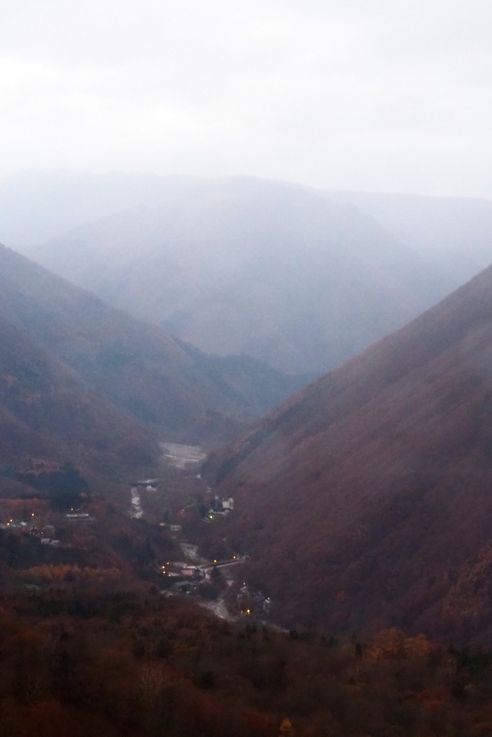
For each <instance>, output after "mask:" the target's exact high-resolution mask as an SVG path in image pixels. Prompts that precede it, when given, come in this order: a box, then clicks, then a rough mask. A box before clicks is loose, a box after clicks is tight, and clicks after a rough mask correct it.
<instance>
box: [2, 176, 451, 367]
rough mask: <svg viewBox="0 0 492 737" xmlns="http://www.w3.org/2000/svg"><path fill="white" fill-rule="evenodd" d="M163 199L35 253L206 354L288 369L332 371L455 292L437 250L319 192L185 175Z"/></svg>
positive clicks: (42, 246)
mask: <svg viewBox="0 0 492 737" xmlns="http://www.w3.org/2000/svg"><path fill="white" fill-rule="evenodd" d="M0 197H1V192H0ZM156 199H158V198H157V195H155V194H154V196H153V197H151V198H149V200H148V202H147V204H146V205H141V206H140V207H133V208H132V209H127V210H125V211H122V212H118V213H116V214H113V215H111V216H109V217H106V218H102V219H101V220H99V221H96V222H92V223H88V224H86V225H82V226H80V227H78V228H76V229H74V230H72V231H70V232H68V233H65V234H63V235H62V236H60V237H57V238H55V239H52V240H50V241H48V242H45V243H43V244H37V245H36V247H32V248H31V249H30V254H31V255H32V257H33V258H35V259H36V260H38V261H40V262H41V263H42V264H43V265H45V266H47V267H48V268H50V269H52V270H54V271H57V272H58V273H60V274H61V275H62V276H64V277H66V278H68V279H70V280H71V281H73V282H74V283H77V284H79V285H81V286H83V287H85V288H88V289H91V290H93V291H95V292H96V293H97V294H99V296H101V297H102V298H104V299H105V300H107V301H109V302H110V303H111V304H114V305H116V306H117V307H119V308H122V309H124V310H126V311H128V312H130V313H132V314H134V315H136V316H137V317H139V318H143V319H145V320H147V321H150V322H153V323H156V324H158V325H160V326H161V327H164V328H165V329H166V330H169V331H171V332H172V333H174V334H176V335H178V336H179V337H180V338H181V339H183V340H185V341H187V342H189V343H191V344H193V345H195V346H197V347H198V348H199V349H201V350H202V351H206V352H213V353H218V354H220V355H230V354H247V355H250V356H252V357H255V358H257V359H260V360H262V361H266V362H268V363H269V364H270V365H271V366H272V367H274V368H276V369H277V370H281V371H287V372H291V373H306V372H311V373H318V374H319V373H322V372H323V371H325V370H326V369H327V368H331V367H334V366H335V365H337V364H338V363H340V361H342V360H344V359H346V358H347V357H349V356H351V355H354V354H355V353H357V352H358V351H360V350H361V349H362V348H364V347H366V346H367V345H368V344H370V343H371V342H372V341H374V340H376V339H378V338H380V337H382V336H383V335H384V334H386V333H387V332H389V331H390V330H392V329H395V328H396V327H399V326H401V325H402V324H404V323H405V322H406V321H408V320H409V319H411V318H412V317H414V316H415V315H416V314H418V313H419V312H420V311H421V310H422V309H424V308H425V307H428V306H429V305H430V304H432V303H433V302H434V301H437V299H438V298H440V297H442V296H444V294H445V293H446V292H447V291H448V288H449V280H448V279H447V278H445V276H444V275H443V274H442V273H441V272H440V271H439V268H438V267H437V266H436V264H435V263H431V261H430V259H429V258H426V257H425V256H423V255H422V254H420V253H416V252H415V251H414V250H412V247H411V245H407V244H406V243H403V242H401V241H400V240H399V239H398V238H396V237H394V236H393V234H392V233H391V232H390V231H389V230H385V229H384V228H382V227H381V226H380V225H379V224H378V222H377V221H376V219H375V218H374V217H372V216H371V215H369V214H366V213H364V212H363V211H362V210H361V209H360V208H358V207H356V206H355V205H354V204H352V203H345V202H340V201H337V200H336V198H334V197H332V198H330V197H328V196H327V195H326V194H325V193H323V192H317V191H315V190H311V189H309V188H306V187H301V186H296V185H289V184H282V183H275V182H269V181H263V180H254V179H231V180H217V181H199V180H197V181H196V180H184V181H180V182H175V183H174V186H171V184H170V183H169V182H167V183H166V184H162V192H161V195H160V201H159V202H158V203H156ZM0 201H1V200H0ZM453 286H454V284H453Z"/></svg>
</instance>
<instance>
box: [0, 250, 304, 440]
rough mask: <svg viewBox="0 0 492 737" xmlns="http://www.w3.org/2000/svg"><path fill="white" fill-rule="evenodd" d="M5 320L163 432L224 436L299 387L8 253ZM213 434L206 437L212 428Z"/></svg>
mask: <svg viewBox="0 0 492 737" xmlns="http://www.w3.org/2000/svg"><path fill="white" fill-rule="evenodd" d="M0 317H3V318H4V319H5V320H6V321H8V322H9V323H10V324H12V325H15V326H16V327H17V328H18V329H19V330H20V331H23V332H25V333H26V334H27V335H28V336H29V337H30V338H31V340H33V341H34V342H35V343H37V344H38V345H39V346H40V347H42V348H43V349H44V350H45V351H47V352H48V353H49V354H50V355H51V356H53V357H55V358H56V359H57V360H58V361H61V362H63V363H64V364H65V365H66V366H69V367H70V368H71V369H72V370H73V371H75V372H77V374H78V376H79V377H81V378H82V379H83V381H84V382H86V383H87V384H88V385H90V386H91V387H92V389H93V390H95V391H97V393H98V394H99V395H101V396H102V397H105V398H106V400H108V401H110V402H112V403H113V404H115V405H117V406H119V407H120V408H121V409H123V410H124V411H125V412H126V413H129V414H131V415H133V416H134V417H135V418H136V419H137V420H138V421H139V422H143V423H146V424H148V425H150V426H152V427H153V428H154V429H155V430H156V431H157V432H158V433H159V434H160V435H166V436H170V437H175V438H177V439H179V438H181V437H183V438H185V439H198V440H200V439H202V438H200V437H197V435H198V436H199V435H200V428H201V427H203V426H204V425H205V426H207V427H208V428H210V427H212V431H211V433H210V434H211V435H212V437H213V435H214V433H215V435H216V436H219V437H224V436H225V437H230V432H231V428H233V427H236V428H237V427H238V426H239V424H240V423H244V422H245V421H251V419H252V418H253V417H255V416H256V417H257V416H259V415H260V414H261V413H262V412H263V411H265V409H266V408H268V407H271V406H272V405H273V404H275V403H276V402H279V401H280V400H281V399H284V398H285V397H286V396H287V395H288V394H289V393H291V392H292V391H293V390H294V389H296V388H298V387H299V385H300V381H301V379H300V378H298V377H289V376H284V375H282V374H280V373H279V372H275V371H273V370H272V369H270V368H269V367H267V366H263V365H261V364H260V363H259V362H255V361H251V360H250V359H244V361H243V359H241V357H237V358H235V359H232V358H228V359H220V358H215V357H212V356H207V355H204V354H202V353H200V352H199V351H197V350H195V349H192V348H190V347H188V346H187V345H185V344H183V343H182V342H181V341H179V340H177V339H175V338H173V337H172V336H169V335H167V334H166V333H164V332H163V331H162V330H160V329H159V328H157V327H152V326H148V325H145V324H143V323H141V322H139V321H137V320H135V319H133V318H131V317H130V316H128V315H125V314H124V313H122V312H119V311H118V310H115V309H112V308H110V307H108V306H107V305H105V304H104V303H103V302H101V301H100V300H99V299H97V298H96V297H94V296H93V295H91V294H90V293H88V292H85V291H83V290H81V289H78V288H76V287H73V286H72V285H71V284H69V283H68V282H65V281H64V280H63V279H60V278H59V277H56V276H54V275H53V274H50V273H49V272H47V271H46V270H45V269H42V268H41V267H39V266H37V265H35V264H34V263H32V262H30V261H28V260H27V259H25V258H24V257H22V256H19V255H18V254H16V253H14V252H13V251H11V250H9V249H7V248H4V247H0ZM207 432H208V431H207Z"/></svg>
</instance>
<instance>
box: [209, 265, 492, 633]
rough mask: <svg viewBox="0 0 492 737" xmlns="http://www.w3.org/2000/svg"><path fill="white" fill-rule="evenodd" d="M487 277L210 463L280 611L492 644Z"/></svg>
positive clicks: (297, 617) (240, 541) (340, 624)
mask: <svg viewBox="0 0 492 737" xmlns="http://www.w3.org/2000/svg"><path fill="white" fill-rule="evenodd" d="M491 416H492V267H490V268H488V269H487V270H486V271H484V272H483V273H481V274H480V275H479V276H477V277H476V278H475V279H473V280H472V281H471V282H469V283H468V284H467V285H465V286H464V287H462V288H461V289H459V290H458V291H456V292H455V293H453V294H452V295H451V296H450V297H449V298H447V299H446V300H444V301H443V302H441V303H440V304H439V305H437V306H436V307H434V308H432V309H431V310H429V311H427V312H426V313H424V314H423V315H422V316H420V317H419V318H417V319H416V320H414V321H413V322H412V323H410V324H409V325H408V326H406V327H405V328H403V329H401V330H399V331H398V332H396V333H394V334H393V335H391V336H389V337H387V338H385V339H384V340H382V341H380V342H378V343H377V344H375V345H374V346H373V347H371V348H370V349H369V350H367V351H366V352H364V353H363V354H361V355H360V356H359V357H357V358H355V359H352V360H351V361H349V362H347V363H346V364H344V365H343V366H341V367H340V368H339V369H337V370H335V371H333V372H331V373H329V374H327V375H326V376H325V377H324V378H323V379H321V380H320V381H318V382H316V383H314V384H312V385H311V386H309V387H308V388H306V389H305V390H303V391H301V392H300V393H299V394H298V395H296V396H295V397H293V398H292V399H290V400H289V401H288V402H287V403H286V404H284V405H283V406H282V407H281V408H280V409H278V410H277V411H275V412H274V413H273V414H272V416H270V417H269V418H267V419H265V420H264V421H263V422H262V423H260V424H259V425H258V426H257V427H256V428H255V429H254V430H252V431H251V432H250V433H249V434H248V435H246V436H245V437H244V438H243V439H241V440H240V441H238V442H237V443H235V444H234V445H233V446H232V448H230V449H229V451H228V452H224V453H222V454H219V455H218V456H216V457H215V458H212V459H211V461H210V462H209V467H208V473H209V474H210V475H211V476H213V477H214V478H215V479H216V481H217V482H218V488H217V493H219V494H224V495H226V494H229V493H234V495H235V501H236V506H235V517H234V519H233V520H232V521H231V523H230V525H229V526H228V529H227V531H225V530H224V533H223V534H224V535H227V536H228V540H229V541H230V544H231V545H232V546H235V545H236V546H240V547H239V549H241V550H244V551H246V552H248V553H249V554H251V556H252V562H251V572H250V573H251V576H252V578H253V580H256V581H257V582H258V585H261V587H262V590H267V591H268V592H269V593H270V594H271V595H272V597H273V599H274V600H276V601H277V613H278V614H279V616H280V617H281V618H282V619H283V620H284V622H286V623H288V624H290V625H292V624H295V623H299V622H302V623H304V624H310V625H313V624H315V625H320V626H322V627H324V628H328V629H329V630H332V631H341V630H343V631H346V632H351V631H352V632H353V631H367V630H374V629H377V628H379V627H385V626H393V625H397V626H402V627H404V628H406V629H408V630H411V631H414V632H418V631H425V632H428V633H431V634H433V635H434V636H438V637H441V638H444V639H448V640H449V639H451V638H452V639H457V640H473V639H475V640H478V641H481V642H486V643H489V644H490V643H491V642H492V627H491V625H490V622H491V614H492V584H491V581H492V578H491V576H490V572H491V571H492V546H491V542H490V519H491V518H492V494H491V489H492V455H491V449H492V424H491V422H490V417H491Z"/></svg>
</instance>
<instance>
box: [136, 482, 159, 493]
mask: <svg viewBox="0 0 492 737" xmlns="http://www.w3.org/2000/svg"><path fill="white" fill-rule="evenodd" d="M133 486H136V487H137V488H138V489H143V490H145V491H157V488H158V479H141V480H140V481H136V482H135V484H133Z"/></svg>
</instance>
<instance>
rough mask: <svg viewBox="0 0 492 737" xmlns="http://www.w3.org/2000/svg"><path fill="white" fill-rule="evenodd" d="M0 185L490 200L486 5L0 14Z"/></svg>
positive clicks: (89, 0)
mask: <svg viewBox="0 0 492 737" xmlns="http://www.w3.org/2000/svg"><path fill="white" fill-rule="evenodd" d="M0 11H1V13H0V174H1V175H4V174H7V173H10V172H13V171H17V170H23V169H32V168H34V169H55V168H65V169H84V170H90V171H107V170H113V169H117V170H140V171H154V172H157V173H161V174H176V173H182V174H199V175H224V174H252V175H258V176H269V177H274V178H279V179H289V180H295V181H299V182H305V183H308V184H313V185H317V186H325V187H330V188H332V187H334V188H345V189H367V190H375V191H381V190H383V191H407V192H408V191H414V192H423V193H442V194H466V195H482V196H487V197H492V177H491V175H490V172H491V171H492V136H491V130H492V94H491V79H492V3H490V0H487V1H485V0H483V1H482V0H462V1H460V2H457V1H456V0H423V1H421V0H404V1H402V0H336V2H334V1H332V0H258V1H257V0H242V1H241V2H239V1H238V0H174V1H171V0H83V2H82V1H81V0H8V2H7V1H6V0H0Z"/></svg>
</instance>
